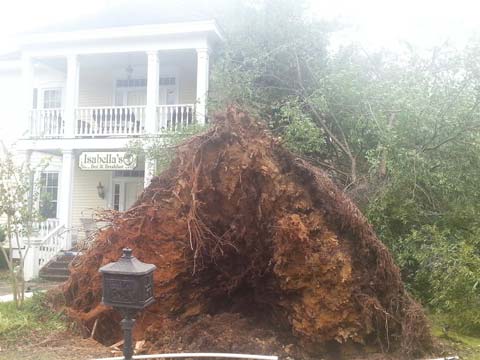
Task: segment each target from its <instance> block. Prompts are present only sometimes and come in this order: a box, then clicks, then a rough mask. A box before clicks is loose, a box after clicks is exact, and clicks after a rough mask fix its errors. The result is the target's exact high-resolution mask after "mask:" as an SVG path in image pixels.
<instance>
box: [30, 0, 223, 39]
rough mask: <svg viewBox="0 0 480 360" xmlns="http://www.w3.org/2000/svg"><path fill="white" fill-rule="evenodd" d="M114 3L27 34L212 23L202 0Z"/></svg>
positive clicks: (150, 0) (209, 13) (147, 0)
mask: <svg viewBox="0 0 480 360" xmlns="http://www.w3.org/2000/svg"><path fill="white" fill-rule="evenodd" d="M202 3H203V4H202ZM114 4H115V3H114ZM116 4H118V5H116V6H110V7H108V8H104V9H101V10H99V11H98V12H97V13H95V14H91V15H88V16H85V15H84V16H81V17H79V18H78V19H77V20H75V21H71V20H70V21H68V22H66V21H64V22H58V23H56V24H51V25H48V26H46V27H42V28H37V29H34V30H32V31H29V32H28V34H39V33H51V32H70V31H77V30H89V29H102V28H112V27H126V26H135V25H152V24H165V23H178V22H191V21H202V20H212V17H213V14H212V13H211V12H210V10H209V7H207V6H205V4H204V2H203V1H189V0H175V1H170V2H167V1H159V0H156V1H155V0H137V1H128V2H123V1H122V2H117V3H116Z"/></svg>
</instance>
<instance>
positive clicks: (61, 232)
mask: <svg viewBox="0 0 480 360" xmlns="http://www.w3.org/2000/svg"><path fill="white" fill-rule="evenodd" d="M66 246H67V233H66V229H65V226H64V225H59V226H57V227H56V228H55V229H54V230H53V231H52V232H50V233H49V234H48V235H47V236H45V238H44V239H43V240H42V242H41V243H40V244H39V245H38V269H39V270H40V269H41V268H42V267H43V266H44V265H46V264H47V263H48V262H49V261H50V260H52V259H53V258H54V257H55V256H56V255H57V254H58V253H59V252H60V251H62V250H67V249H66Z"/></svg>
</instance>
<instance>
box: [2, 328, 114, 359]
mask: <svg viewBox="0 0 480 360" xmlns="http://www.w3.org/2000/svg"><path fill="white" fill-rule="evenodd" d="M42 335H43V336H42ZM45 335H46V336H45ZM32 336H33V334H32ZM36 338H37V339H36V341H33V340H32V339H29V341H28V343H29V344H28V345H22V342H23V341H22V340H21V339H19V341H18V342H17V345H16V346H15V347H8V346H6V345H4V344H0V360H14V359H22V360H65V359H69V360H89V359H94V358H105V357H111V356H113V355H112V353H111V351H110V349H108V348H106V347H105V346H103V345H101V344H99V343H98V342H96V341H94V340H91V339H82V338H81V337H80V336H78V335H73V334H72V333H70V332H68V331H65V332H62V333H56V332H55V333H52V334H37V335H36Z"/></svg>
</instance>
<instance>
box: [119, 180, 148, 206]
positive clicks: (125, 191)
mask: <svg viewBox="0 0 480 360" xmlns="http://www.w3.org/2000/svg"><path fill="white" fill-rule="evenodd" d="M142 191H143V178H135V179H128V180H114V181H113V193H112V208H113V209H114V210H118V211H125V210H128V209H130V208H131V207H132V205H133V204H134V203H135V201H137V199H138V198H139V196H140V194H141V193H142Z"/></svg>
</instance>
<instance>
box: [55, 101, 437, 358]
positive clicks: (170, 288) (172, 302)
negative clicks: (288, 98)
mask: <svg viewBox="0 0 480 360" xmlns="http://www.w3.org/2000/svg"><path fill="white" fill-rule="evenodd" d="M110 215H112V216H110V222H111V226H110V227H108V228H106V229H105V230H103V231H101V232H100V234H99V235H98V236H97V239H96V242H95V244H94V246H93V247H92V248H91V249H90V250H89V251H87V252H86V253H85V254H84V255H83V256H82V257H81V258H79V259H78V261H77V262H76V263H75V264H74V266H73V267H72V275H71V277H70V279H69V281H68V282H67V284H66V285H65V288H64V291H65V296H66V299H67V305H68V311H69V314H70V316H71V317H72V318H74V319H76V320H78V321H79V322H80V323H82V325H83V326H85V327H86V329H90V330H91V329H92V327H93V324H94V322H95V321H96V320H97V319H98V321H97V329H96V335H95V336H96V338H97V339H98V340H100V341H102V342H103V343H107V344H108V343H113V342H115V341H117V340H118V338H119V337H120V336H121V334H120V331H119V328H118V325H117V324H118V320H119V319H118V316H117V315H115V314H114V313H113V312H112V311H111V310H109V309H107V308H105V307H103V306H102V305H100V298H101V282H100V280H101V279H100V275H99V273H98V268H99V267H100V266H102V265H104V264H107V263H109V262H112V261H116V260H117V259H118V257H119V255H120V254H121V249H122V248H123V247H126V246H128V247H131V248H133V250H134V255H135V256H136V257H137V258H139V259H140V260H142V261H144V262H147V263H153V264H155V265H156V266H157V268H158V270H157V271H156V272H155V275H154V282H155V297H156V303H155V304H154V305H152V306H151V307H149V308H148V309H147V310H145V311H144V312H143V313H142V314H141V315H140V316H139V319H138V321H137V327H136V334H135V335H136V337H137V338H139V339H140V338H142V339H143V338H145V339H147V340H148V342H149V344H150V345H151V346H152V349H169V350H175V349H179V348H182V349H184V350H195V349H196V350H203V351H211V350H214V349H227V348H230V349H232V350H233V348H235V346H237V347H239V346H240V345H238V343H237V345H235V344H234V342H235V341H233V340H234V339H235V337H236V336H237V335H238V336H239V338H238V340H239V341H240V342H243V343H244V344H249V345H248V346H251V348H252V349H258V350H259V351H267V350H269V351H271V352H276V353H277V354H290V355H291V352H295V351H296V353H295V354H296V355H295V356H296V357H295V358H299V359H300V358H308V356H313V358H318V354H319V353H321V352H323V351H327V350H329V349H331V348H332V347H333V348H342V347H344V348H347V347H350V346H353V347H356V346H359V345H355V344H360V345H361V346H362V347H363V348H371V347H374V348H376V349H378V350H383V351H395V350H397V349H399V348H400V347H401V346H402V347H403V349H404V350H406V351H407V352H408V354H419V353H422V352H423V351H424V350H426V349H428V348H429V347H430V346H431V338H430V334H429V330H428V325H427V322H426V319H425V316H424V315H423V312H422V309H421V307H420V306H419V305H418V304H416V303H415V302H414V301H413V300H411V298H410V297H409V296H408V294H407V293H406V292H405V289H404V286H403V284H402V281H401V279H400V274H399V271H398V268H397V267H396V265H395V264H394V263H393V260H392V257H391V255H390V254H389V252H388V250H387V249H386V248H385V246H384V245H383V244H382V243H381V242H380V241H379V240H378V239H377V237H376V236H375V234H374V232H373V230H372V227H371V226H370V225H369V224H368V223H367V221H366V219H365V217H364V216H363V215H362V214H361V213H360V211H359V210H358V209H357V207H356V206H355V205H354V204H353V203H352V202H351V201H350V200H349V199H348V198H347V197H346V196H345V194H344V193H342V192H341V191H340V190H338V189H337V187H336V186H335V185H334V184H333V183H332V181H331V180H330V179H329V178H328V177H327V176H326V175H325V174H324V173H323V172H322V171H321V170H319V169H318V168H315V167H313V166H311V165H309V164H308V163H306V162H304V161H303V160H300V159H298V158H296V157H295V156H293V155H292V154H291V153H290V152H288V151H287V150H285V149H284V148H283V147H282V146H281V145H280V144H279V143H278V142H277V141H276V140H275V139H274V138H272V137H271V136H270V135H269V134H268V133H267V132H266V131H265V129H264V128H263V127H262V126H261V125H260V124H259V123H258V122H257V121H255V120H253V119H251V118H250V117H249V116H248V115H246V114H245V113H243V112H241V111H239V110H237V109H235V108H230V109H229V110H228V111H227V113H226V114H223V115H218V116H216V119H215V122H214V126H213V127H212V128H211V129H210V130H209V131H207V132H205V133H203V134H201V135H198V136H196V137H194V138H192V139H191V140H189V141H188V142H186V143H185V144H183V145H182V146H180V147H179V149H178V153H177V155H176V158H175V160H174V161H173V163H172V164H171V166H170V167H169V169H168V170H166V171H165V172H164V173H162V175H160V176H159V177H158V178H155V179H154V180H153V181H152V183H151V185H150V186H149V187H148V188H147V189H146V190H145V192H144V193H143V195H142V196H141V198H140V199H139V201H138V202H137V203H136V204H135V205H134V206H133V207H132V208H131V209H129V210H128V211H126V212H124V213H112V214H110ZM212 324H216V325H215V326H217V327H218V328H219V329H223V330H222V332H221V333H218V334H217V333H216V332H215V331H213V330H212V331H206V332H205V331H203V330H202V331H203V332H202V331H200V330H201V329H202V328H204V329H209V328H212V329H213V328H215V326H213V325H212ZM227 328H228V330H227ZM242 329H244V332H243V333H242ZM254 329H257V330H254ZM198 333H203V334H204V335H202V336H203V342H202V340H201V339H197V338H196V336H195V335H192V334H198ZM247 333H251V334H252V335H253V334H257V333H258V338H257V340H258V339H260V340H259V341H260V342H262V341H263V343H265V344H267V345H265V347H263V348H262V346H260V345H259V343H258V342H257V341H256V340H255V339H254V338H253V337H251V338H250V340H248V339H247V338H248V336H245V334H247ZM178 334H183V335H182V336H180V340H179V336H178ZM215 334H217V335H215ZM235 334H237V335H235ZM254 336H257V335H254ZM193 338H196V340H195V341H192V340H189V339H193ZM180 343H181V344H180ZM280 344H282V345H280ZM289 344H292V345H289ZM293 344H295V345H293ZM338 344H342V345H341V346H340V345H338ZM242 346H243V345H242ZM288 346H290V348H288ZM240 347H241V346H240ZM293 347H296V349H297V350H295V349H293ZM262 349H263V350H262ZM308 354H310V355H308ZM311 354H314V355H311Z"/></svg>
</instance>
